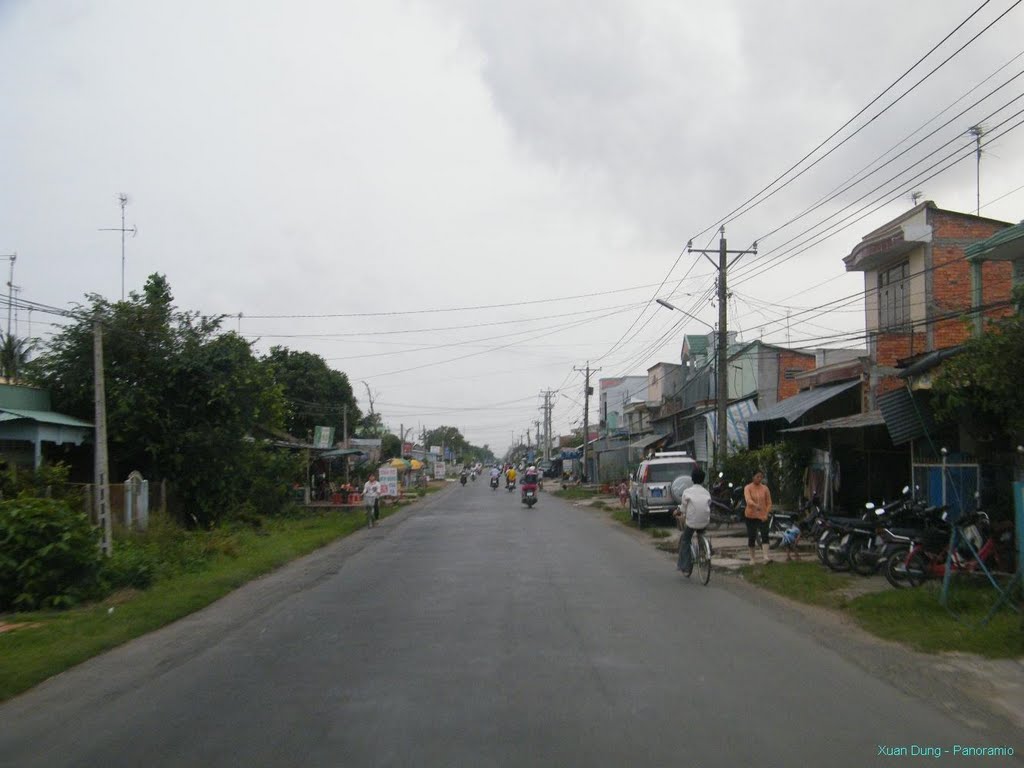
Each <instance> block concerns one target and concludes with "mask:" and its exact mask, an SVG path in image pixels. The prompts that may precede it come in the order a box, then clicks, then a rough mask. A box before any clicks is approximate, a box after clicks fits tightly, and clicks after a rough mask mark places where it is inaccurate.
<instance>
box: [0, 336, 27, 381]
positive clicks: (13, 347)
mask: <svg viewBox="0 0 1024 768" xmlns="http://www.w3.org/2000/svg"><path fill="white" fill-rule="evenodd" d="M0 337H2V338H3V341H2V342H0V370H2V371H3V375H4V376H5V377H7V380H8V381H9V382H12V383H13V382H14V381H17V379H18V371H20V370H21V369H22V368H24V366H25V363H27V362H28V356H29V354H31V352H32V350H33V348H34V347H35V345H34V344H32V343H30V342H29V340H28V339H19V338H18V337H16V336H14V335H13V334H7V333H0Z"/></svg>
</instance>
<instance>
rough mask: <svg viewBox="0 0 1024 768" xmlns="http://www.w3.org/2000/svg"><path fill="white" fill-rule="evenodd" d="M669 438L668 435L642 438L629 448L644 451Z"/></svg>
mask: <svg viewBox="0 0 1024 768" xmlns="http://www.w3.org/2000/svg"><path fill="white" fill-rule="evenodd" d="M667 437H668V435H646V436H644V437H641V438H640V439H639V440H637V441H636V442H635V443H630V444H629V447H630V448H636V449H637V450H640V451H642V450H644V449H645V448H649V447H650V446H652V445H654V444H655V443H657V442H659V441H661V440H664V439H665V438H667Z"/></svg>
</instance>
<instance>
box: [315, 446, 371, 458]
mask: <svg viewBox="0 0 1024 768" xmlns="http://www.w3.org/2000/svg"><path fill="white" fill-rule="evenodd" d="M363 453H366V451H361V450H359V449H358V448H331V449H330V450H329V451H324V452H323V453H320V454H317V455H318V456H319V457H320V458H321V459H336V458H338V457H340V456H355V455H356V454H363Z"/></svg>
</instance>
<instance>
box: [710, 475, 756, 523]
mask: <svg viewBox="0 0 1024 768" xmlns="http://www.w3.org/2000/svg"><path fill="white" fill-rule="evenodd" d="M709 491H710V493H711V524H710V527H711V528H718V527H719V526H721V525H731V524H734V523H742V522H743V510H745V509H746V508H747V502H746V499H744V497H743V486H742V485H739V486H734V485H733V484H732V483H727V482H726V481H725V477H724V473H722V472H719V473H718V479H717V480H715V482H714V483H713V484H712V485H711V488H710V489H709Z"/></svg>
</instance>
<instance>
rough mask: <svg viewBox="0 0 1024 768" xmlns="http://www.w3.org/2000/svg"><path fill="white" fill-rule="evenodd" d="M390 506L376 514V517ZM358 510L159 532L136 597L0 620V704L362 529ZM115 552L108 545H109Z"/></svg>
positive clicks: (127, 593)
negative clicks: (152, 571) (145, 583)
mask: <svg viewBox="0 0 1024 768" xmlns="http://www.w3.org/2000/svg"><path fill="white" fill-rule="evenodd" d="M396 510H397V507H392V506H385V507H382V508H381V517H382V518H384V517H387V516H388V515H390V514H393V513H394V512H395V511H396ZM365 524H366V517H365V514H364V513H363V511H362V510H351V511H346V512H338V511H317V512H304V513H293V514H292V515H291V516H289V517H282V518H270V519H265V520H264V522H263V524H262V525H261V526H260V527H259V528H258V529H253V528H250V527H246V528H234V529H224V530H218V531H213V532H187V531H180V535H179V536H176V537H175V536H172V535H171V534H170V533H168V532H167V531H163V532H161V537H162V538H163V539H164V540H163V541H162V542H161V543H160V546H161V551H162V552H166V555H165V556H166V558H167V562H163V563H162V564H161V567H160V568H158V569H157V578H156V580H155V582H154V583H153V585H152V586H151V587H149V588H148V589H146V590H144V591H137V590H122V591H121V592H118V593H115V594H114V595H112V596H110V597H108V598H107V599H105V600H103V601H102V602H100V603H95V604H90V605H85V606H81V607H79V608H74V609H71V610H67V611H37V612H32V613H16V614H6V615H3V616H0V623H8V624H16V625H21V627H20V628H16V629H13V630H10V631H7V632H3V633H0V701H3V700H5V699H8V698H10V697H11V696H15V695H17V694H18V693H20V692H22V691H25V690H27V689H28V688H31V687H32V686H34V685H36V684H38V683H40V682H42V681H43V680H45V679H47V678H48V677H52V676H53V675H55V674H58V673H60V672H62V671H64V670H66V669H68V668H70V667H72V666H74V665H76V664H80V663H82V662H83V661H86V660H87V659H89V658H91V657H93V656H95V655H97V654H100V653H103V652H104V651H107V650H110V649H111V648H114V647H116V646H118V645H121V644H122V643H125V642H127V641H129V640H132V639H133V638H136V637H139V636H141V635H144V634H146V633H148V632H152V631H153V630H155V629H159V628H160V627H163V626H165V625H167V624H170V623H171V622H173V621H175V620H177V619H180V618H182V617H183V616H187V615H188V614H190V613H193V612H195V611H197V610H199V609H200V608H203V607H205V606H207V605H209V604H210V603H212V602H214V601H216V600H218V599H219V598H221V597H223V596H224V595H226V594H227V593H229V592H231V591H232V590H234V589H237V588H238V587H240V586H242V585H243V584H245V583H247V582H249V581H251V580H252V579H254V578H256V577H258V576H261V575H263V574H265V573H269V572H270V571H273V570H274V569H276V568H278V567H280V566H282V565H284V564H285V563H287V562H289V561H291V560H294V559H295V558H297V557H300V556H302V555H305V554H308V553H310V552H312V551H314V550H316V549H319V548H320V547H322V546H324V545H326V544H328V543H330V542H331V541H334V540H335V539H338V538H341V537H344V536H347V535H349V534H351V533H353V532H354V531H356V530H358V529H360V528H362V527H364V526H365ZM115 547H116V542H115Z"/></svg>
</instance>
